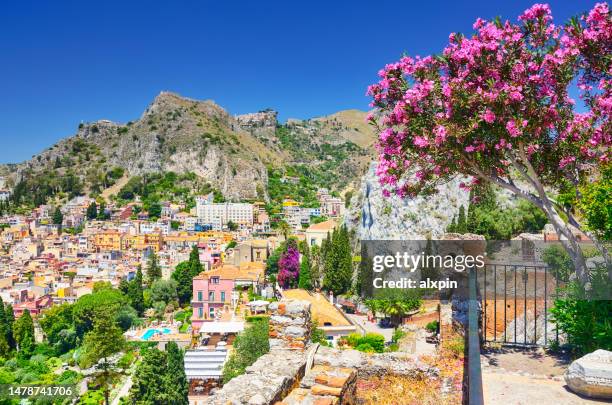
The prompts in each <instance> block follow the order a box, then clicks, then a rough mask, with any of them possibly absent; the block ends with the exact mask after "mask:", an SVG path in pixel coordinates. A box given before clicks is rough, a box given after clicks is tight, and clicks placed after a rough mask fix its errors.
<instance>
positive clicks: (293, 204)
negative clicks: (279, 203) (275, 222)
mask: <svg viewBox="0 0 612 405" xmlns="http://www.w3.org/2000/svg"><path fill="white" fill-rule="evenodd" d="M299 206H300V203H299V202H297V201H295V200H292V199H290V198H287V199H285V200H283V207H299Z"/></svg>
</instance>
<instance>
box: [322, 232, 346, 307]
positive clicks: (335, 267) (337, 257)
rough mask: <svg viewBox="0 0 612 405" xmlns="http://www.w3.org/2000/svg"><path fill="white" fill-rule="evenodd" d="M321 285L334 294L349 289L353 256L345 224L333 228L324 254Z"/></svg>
mask: <svg viewBox="0 0 612 405" xmlns="http://www.w3.org/2000/svg"><path fill="white" fill-rule="evenodd" d="M325 256H326V257H325V276H324V277H323V287H324V288H325V289H327V290H329V291H333V292H334V294H336V295H338V294H343V293H345V292H347V291H348V290H350V288H351V284H352V278H353V258H352V253H351V246H350V238H349V235H348V230H347V229H346V226H342V227H341V228H340V229H339V230H334V232H333V233H332V236H331V242H330V243H329V244H328V246H327V254H326V255H325Z"/></svg>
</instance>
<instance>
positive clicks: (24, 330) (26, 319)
mask: <svg viewBox="0 0 612 405" xmlns="http://www.w3.org/2000/svg"><path fill="white" fill-rule="evenodd" d="M13 336H14V338H15V342H16V343H17V348H18V349H19V353H20V354H22V355H23V356H25V357H29V356H30V355H31V354H32V352H33V351H34V347H35V345H36V343H35V341H34V322H33V321H32V316H31V315H30V311H28V310H27V309H26V310H24V311H23V314H22V315H21V316H20V317H19V318H17V320H16V321H15V326H14V328H13Z"/></svg>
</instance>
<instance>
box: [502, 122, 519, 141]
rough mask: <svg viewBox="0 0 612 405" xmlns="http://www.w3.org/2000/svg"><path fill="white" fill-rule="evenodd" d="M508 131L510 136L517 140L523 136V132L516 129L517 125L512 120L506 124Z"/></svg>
mask: <svg viewBox="0 0 612 405" xmlns="http://www.w3.org/2000/svg"><path fill="white" fill-rule="evenodd" d="M506 129H507V130H508V133H509V134H510V136H511V137H513V138H516V137H517V136H519V135H521V130H520V129H518V128H517V127H516V123H515V122H514V121H512V120H511V121H508V122H507V123H506Z"/></svg>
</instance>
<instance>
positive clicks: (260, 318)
mask: <svg viewBox="0 0 612 405" xmlns="http://www.w3.org/2000/svg"><path fill="white" fill-rule="evenodd" d="M268 318H269V317H268V315H250V316H247V317H246V318H244V320H245V321H247V322H259V321H267V320H268Z"/></svg>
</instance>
